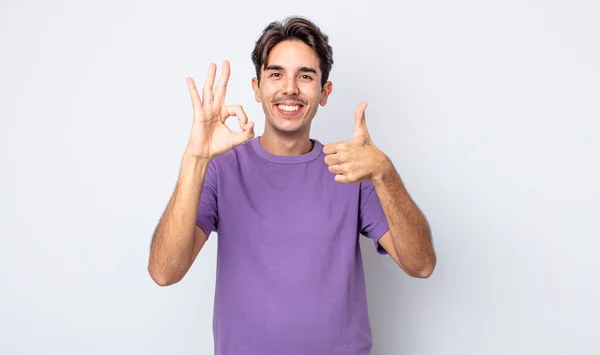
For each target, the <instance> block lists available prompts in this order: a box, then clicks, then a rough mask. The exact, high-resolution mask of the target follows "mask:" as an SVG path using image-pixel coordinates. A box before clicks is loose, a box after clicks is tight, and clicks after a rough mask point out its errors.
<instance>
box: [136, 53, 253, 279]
mask: <svg viewBox="0 0 600 355" xmlns="http://www.w3.org/2000/svg"><path fill="white" fill-rule="evenodd" d="M216 71H217V66H216V65H215V64H214V63H211V64H210V65H209V66H208V75H207V76H206V81H205V83H204V89H203V90H202V98H200V93H199V92H198V89H197V88H196V83H195V82H194V80H193V79H192V78H189V77H188V78H186V83H187V86H188V90H189V92H190V98H191V99H192V106H193V108H194V122H193V124H192V132H191V134H190V140H189V142H188V145H187V147H186V150H185V153H184V155H183V158H182V162H181V171H180V173H179V178H178V180H177V185H176V187H175V191H174V192H173V195H172V196H171V200H170V201H169V204H168V206H167V208H166V210H165V212H164V214H163V215H162V217H161V219H160V221H159V223H158V225H157V226H156V230H155V231H154V235H153V236H152V246H151V248H150V261H149V262H148V272H149V273H150V276H152V279H153V280H154V281H155V282H156V283H157V284H159V285H162V286H166V285H171V284H174V283H176V282H179V281H180V280H181V279H182V278H183V276H184V275H185V274H186V273H187V272H188V270H189V269H190V266H191V265H192V263H193V262H194V259H195V258H196V256H197V255H198V253H199V252H200V249H202V246H203V245H204V243H205V242H206V239H207V235H206V234H205V232H204V231H203V230H202V229H201V228H199V227H198V226H196V217H197V215H198V206H199V205H198V204H199V202H200V192H201V191H202V187H203V185H204V178H205V176H206V172H207V171H208V167H209V164H210V162H211V161H212V159H214V158H215V157H216V156H218V155H221V154H224V153H226V152H227V151H229V150H230V149H233V148H234V147H236V146H238V145H240V144H242V143H244V142H246V141H248V140H250V139H251V138H252V137H254V122H248V117H247V116H246V113H245V112H244V109H243V108H242V106H239V105H231V106H226V105H225V104H224V102H225V94H226V91H227V82H228V80H229V75H230V65H229V61H226V60H225V61H223V71H222V72H221V78H220V79H219V82H218V83H217V86H216V88H215V89H214V93H213V87H214V83H215V77H216ZM230 116H236V117H237V118H238V121H239V123H240V129H241V130H242V131H241V132H233V131H232V130H231V129H229V127H228V126H227V125H226V124H225V121H226V120H227V118H228V117H230Z"/></svg>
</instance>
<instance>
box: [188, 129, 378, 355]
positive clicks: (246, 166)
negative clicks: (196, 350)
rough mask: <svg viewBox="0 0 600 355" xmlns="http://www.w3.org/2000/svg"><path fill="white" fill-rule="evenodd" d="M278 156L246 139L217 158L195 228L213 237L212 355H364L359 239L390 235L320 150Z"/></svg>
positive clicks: (369, 189) (367, 194)
mask: <svg viewBox="0 0 600 355" xmlns="http://www.w3.org/2000/svg"><path fill="white" fill-rule="evenodd" d="M312 142H313V143H314V147H313V149H312V151H310V152H309V153H307V154H304V155H299V156H277V155H273V154H271V153H269V152H267V151H266V150H265V149H264V148H263V147H262V145H261V144H260V142H259V139H258V137H255V138H253V139H252V140H250V141H249V142H246V143H244V144H242V145H240V146H238V147H236V148H234V149H232V150H230V151H229V152H227V153H225V154H223V155H221V156H218V157H216V158H215V159H213V160H212V162H211V163H210V165H209V169H208V171H207V173H206V176H205V179H204V185H203V188H202V195H201V198H200V205H199V208H198V216H197V224H198V226H199V227H200V228H202V229H203V230H204V232H205V233H206V235H207V236H209V235H210V233H211V232H213V231H216V232H217V235H218V243H217V280H216V290H215V300H214V318H213V331H214V339H215V344H214V345H215V354H217V355H255V354H256V355H271V354H273V355H275V354H286V355H295V354H298V355H300V354H301V355H306V354H311V355H316V354H323V355H325V354H327V355H336V354H352V355H366V354H370V352H371V347H372V338H371V328H370V322H369V316H368V312H367V300H366V288H365V279H364V272H363V264H362V258H361V252H360V244H359V233H362V234H363V235H364V236H366V237H368V238H370V239H371V240H372V241H373V242H374V245H375V247H376V250H377V251H378V252H379V253H380V254H386V252H385V250H384V249H383V248H382V247H381V246H380V245H379V244H378V243H377V241H378V240H379V238H381V236H383V234H384V233H385V232H386V231H387V230H388V225H387V222H386V219H385V215H384V213H383V210H382V208H381V205H380V202H379V199H378V197H377V194H376V192H375V190H374V188H373V184H372V183H371V182H370V181H366V182H363V183H355V184H341V183H337V182H335V181H334V174H332V173H330V172H329V171H328V169H327V164H326V163H325V161H324V158H325V155H324V153H323V151H322V149H323V145H322V144H321V143H320V142H319V141H317V140H315V139H313V140H312Z"/></svg>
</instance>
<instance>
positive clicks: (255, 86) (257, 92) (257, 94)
mask: <svg viewBox="0 0 600 355" xmlns="http://www.w3.org/2000/svg"><path fill="white" fill-rule="evenodd" d="M252 90H254V99H255V100H256V102H260V89H259V87H258V79H257V78H256V77H254V78H252Z"/></svg>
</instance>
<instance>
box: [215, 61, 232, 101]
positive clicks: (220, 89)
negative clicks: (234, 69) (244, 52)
mask: <svg viewBox="0 0 600 355" xmlns="http://www.w3.org/2000/svg"><path fill="white" fill-rule="evenodd" d="M230 75H231V66H230V64H229V61H227V60H224V61H223V69H222V70H221V77H220V78H219V83H218V84H217V87H216V89H215V101H216V102H220V103H221V104H223V103H224V102H225V94H226V93H227V83H228V82H229V76H230Z"/></svg>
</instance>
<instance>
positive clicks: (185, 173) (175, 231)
mask: <svg viewBox="0 0 600 355" xmlns="http://www.w3.org/2000/svg"><path fill="white" fill-rule="evenodd" d="M209 162H210V161H209V160H207V159H202V158H197V157H194V156H192V155H189V154H187V153H186V154H184V156H183V159H182V163H181V171H180V174H179V179H178V180H177V185H176V187H175V191H174V192H173V195H172V196H171V199H170V201H169V204H168V205H167V208H166V210H165V212H164V214H163V215H162V217H161V219H160V221H159V223H158V225H157V227H156V230H155V231H154V235H153V237H152V244H151V248H150V261H149V263H148V272H149V273H150V276H151V277H152V279H153V280H154V281H155V282H156V283H157V284H159V285H161V286H168V285H172V284H174V283H176V282H179V281H180V280H181V279H182V278H183V276H185V274H186V273H187V272H188V270H189V269H190V267H191V265H192V263H193V261H194V259H195V258H196V256H197V255H198V253H199V252H200V249H202V246H203V245H204V243H205V242H206V239H207V236H206V234H205V233H204V231H202V229H200V228H199V227H198V226H196V216H197V213H198V204H199V202H200V191H201V189H202V185H203V184H204V177H205V175H206V171H207V169H208V164H209Z"/></svg>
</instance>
